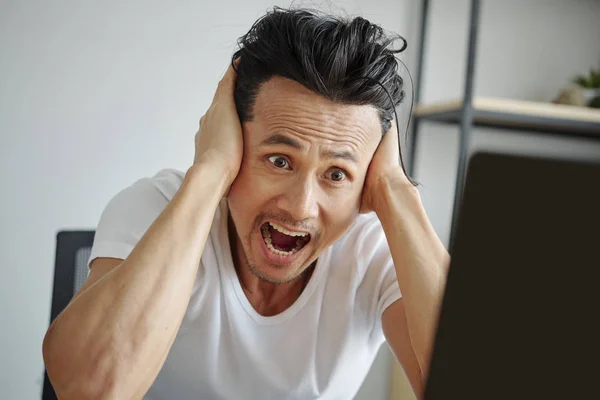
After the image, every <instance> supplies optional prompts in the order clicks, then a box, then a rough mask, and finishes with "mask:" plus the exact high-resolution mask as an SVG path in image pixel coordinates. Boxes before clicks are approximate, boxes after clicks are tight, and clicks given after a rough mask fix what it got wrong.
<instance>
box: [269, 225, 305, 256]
mask: <svg viewBox="0 0 600 400" xmlns="http://www.w3.org/2000/svg"><path fill="white" fill-rule="evenodd" d="M277 230H279V229H277ZM261 232H262V235H263V239H264V241H265V244H266V245H267V248H268V249H269V250H270V251H271V252H272V253H275V254H278V255H280V256H289V255H291V254H294V253H295V252H297V251H298V250H300V249H301V248H302V247H303V245H304V244H305V243H306V241H303V240H298V241H297V243H296V247H295V248H293V249H292V250H290V251H283V250H278V249H276V248H275V247H273V244H272V243H271V232H269V229H268V228H267V227H266V226H264V227H263V228H262V229H261ZM280 232H281V231H280ZM288 232H289V231H288ZM282 233H285V232H282ZM286 235H289V234H288V233H286ZM290 236H292V235H290ZM293 236H307V235H293Z"/></svg>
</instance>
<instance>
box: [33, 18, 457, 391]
mask: <svg viewBox="0 0 600 400" xmlns="http://www.w3.org/2000/svg"><path fill="white" fill-rule="evenodd" d="M395 42H396V41H395V40H394V38H391V39H390V38H387V37H386V36H385V35H384V33H383V31H382V30H381V28H379V27H378V26H376V25H373V24H371V23H369V22H368V21H366V20H364V19H362V18H356V19H354V20H352V21H342V20H338V19H335V18H333V17H330V16H326V15H320V14H316V13H313V12H309V11H306V10H282V9H278V8H276V9H274V11H272V12H270V13H268V14H267V15H266V16H265V17H263V18H262V19H260V20H259V21H258V22H257V23H256V24H255V25H254V26H253V27H252V29H251V30H250V32H249V33H248V34H247V35H245V36H244V37H242V38H241V39H240V50H239V51H238V52H237V53H236V54H235V55H234V57H233V59H234V62H233V63H232V67H230V68H229V70H228V71H227V72H226V73H225V76H224V77H223V79H222V80H221V82H220V83H219V86H218V89H217V91H216V94H215V96H214V99H213V102H212V105H211V106H210V108H209V109H208V111H207V112H206V114H205V115H204V116H203V117H202V118H201V120H200V129H199V131H198V133H197V134H196V140H195V149H196V150H195V159H194V163H193V165H192V166H191V167H190V168H189V169H188V170H187V172H186V173H185V174H182V173H179V172H176V171H168V170H167V171H162V172H160V173H158V174H157V175H156V176H154V177H153V178H150V179H142V180H140V181H138V182H136V183H135V184H134V185H132V186H131V187H129V188H127V189H125V190H124V191H122V192H121V193H119V194H117V195H116V196H115V197H114V198H113V199H112V200H111V202H110V203H109V204H108V206H107V207H106V210H105V211H104V213H103V215H102V218H101V220H100V223H99V226H98V229H97V233H96V238H95V242H94V247H93V250H92V256H91V259H90V260H91V264H90V274H89V278H88V280H87V282H86V283H85V285H84V286H83V287H82V288H81V290H79V292H78V293H77V294H76V296H75V297H74V299H73V300H72V301H71V303H70V304H69V306H68V307H67V308H66V309H65V310H64V311H63V313H61V315H59V317H58V318H57V319H56V320H55V321H54V322H53V324H52V325H51V327H50V328H49V330H48V333H47V334H46V338H45V340H44V349H43V350H44V359H45V362H46V366H47V371H48V375H49V377H50V379H51V381H52V383H53V385H54V387H55V389H56V391H57V393H58V395H59V397H60V398H61V399H97V398H101V399H139V398H142V397H144V396H145V397H144V398H146V399H152V400H157V399H283V398H286V399H313V398H319V399H349V398H351V397H353V396H354V394H355V393H356V392H357V390H358V389H359V387H360V385H361V383H362V381H363V379H364V377H365V375H366V374H367V372H368V370H369V368H370V365H371V363H372V361H373V359H374V357H375V355H376V353H377V350H378V348H379V346H380V345H381V344H382V342H383V341H384V340H387V342H388V344H389V345H390V347H391V348H392V350H393V351H394V353H395V355H396V356H397V358H398V360H399V361H400V362H401V363H402V365H403V367H404V369H405V371H406V372H407V375H408V377H409V380H410V382H411V384H412V386H413V389H414V390H415V392H416V393H417V394H418V395H419V394H420V393H421V392H422V388H423V380H424V378H425V372H426V371H427V368H428V362H429V357H430V353H431V347H432V338H433V335H434V330H435V322H436V318H437V310H438V304H439V302H440V297H441V293H442V290H443V285H444V280H445V271H446V267H447V265H448V262H449V256H448V253H447V252H446V250H445V248H444V246H443V245H442V243H441V242H440V240H439V239H438V237H437V236H436V234H435V232H434V230H433V228H432V226H431V224H430V223H429V221H428V219H427V217H426V215H425V212H424V210H423V206H422V204H421V201H420V198H419V194H418V192H417V190H416V188H415V187H414V186H413V185H412V184H411V182H410V181H409V179H408V178H407V176H406V175H405V174H404V171H403V168H402V167H401V165H399V163H398V153H397V151H398V137H397V135H396V132H395V129H396V125H395V123H394V119H393V114H394V108H395V106H396V105H398V104H399V103H400V101H401V100H402V95H403V92H402V80H401V79H400V77H399V76H398V75H397V73H396V68H397V61H396V59H395V57H394V53H395V52H398V51H401V50H403V48H402V49H400V50H397V49H394V47H393V46H394V43H395ZM236 71H237V72H236ZM386 132H387V133H386ZM400 290H401V291H402V295H401V292H400Z"/></svg>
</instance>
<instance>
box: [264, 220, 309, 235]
mask: <svg viewBox="0 0 600 400" xmlns="http://www.w3.org/2000/svg"><path fill="white" fill-rule="evenodd" d="M269 225H271V226H272V227H273V229H275V230H277V231H279V232H281V233H284V234H286V235H288V236H299V237H304V236H306V235H307V234H306V233H302V232H292V231H288V230H287V229H285V228H284V227H283V226H279V225H277V224H274V223H273V222H269Z"/></svg>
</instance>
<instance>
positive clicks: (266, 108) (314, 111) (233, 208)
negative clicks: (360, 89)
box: [228, 77, 381, 283]
mask: <svg viewBox="0 0 600 400" xmlns="http://www.w3.org/2000/svg"><path fill="white" fill-rule="evenodd" d="M253 111H254V112H253V115H254V118H253V120H252V121H251V122H247V123H244V124H243V135H244V156H243V160H242V165H241V168H240V172H239V174H238V176H237V178H236V180H235V181H234V183H233V185H232V186H231V189H230V192H229V196H228V201H229V209H230V213H231V218H232V220H233V223H234V225H235V229H236V232H237V236H236V240H237V243H232V246H236V249H237V254H238V256H237V260H236V262H237V263H238V265H248V266H249V267H250V269H251V271H252V272H253V273H254V274H255V275H256V276H258V277H259V278H261V279H263V280H265V281H268V282H272V283H283V282H288V281H290V280H292V279H294V278H296V277H297V276H298V275H300V274H301V273H302V272H303V271H304V270H305V269H306V268H307V267H308V266H310V265H311V264H312V262H313V261H315V260H316V259H317V257H318V256H319V254H321V252H322V251H323V250H324V249H326V248H327V247H328V246H330V245H331V244H333V243H334V242H335V241H336V240H337V239H339V238H340V237H341V236H342V235H343V234H344V233H345V232H346V231H347V230H348V229H349V228H350V226H351V225H352V223H353V222H354V220H355V218H356V217H357V215H358V211H359V208H360V202H361V195H362V189H363V184H364V181H365V176H366V173H367V169H368V167H369V163H370V161H371V158H372V157H373V154H374V153H375V150H376V148H377V145H378V143H379V140H380V138H381V125H380V122H379V117H378V114H377V111H376V110H375V108H373V107H372V106H355V105H342V104H337V103H333V102H330V101H328V100H326V99H324V98H323V97H321V96H319V95H317V94H315V93H314V92H312V91H310V90H308V89H306V88H304V87H303V86H301V85H300V84H298V83H296V82H294V81H291V80H287V79H284V78H280V77H275V78H272V79H270V80H269V81H267V82H265V83H264V84H263V86H262V87H261V89H260V91H259V93H258V95H257V98H256V102H255V104H254V108H253Z"/></svg>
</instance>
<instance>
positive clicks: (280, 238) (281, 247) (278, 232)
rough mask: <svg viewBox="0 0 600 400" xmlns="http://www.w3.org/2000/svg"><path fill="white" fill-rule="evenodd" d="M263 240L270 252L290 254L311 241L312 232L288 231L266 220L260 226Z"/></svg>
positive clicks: (283, 254)
mask: <svg viewBox="0 0 600 400" xmlns="http://www.w3.org/2000/svg"><path fill="white" fill-rule="evenodd" d="M260 232H261V233H262V237H263V240H264V241H265V244H266V245H267V249H269V251H270V252H272V253H274V254H277V255H280V256H290V255H292V254H294V253H297V252H298V251H300V250H302V248H303V247H304V246H306V244H307V243H308V242H310V234H309V233H305V232H294V231H288V230H287V229H285V228H284V227H282V226H279V225H277V224H275V223H273V222H266V223H264V224H263V226H261V227H260Z"/></svg>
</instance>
